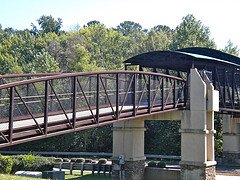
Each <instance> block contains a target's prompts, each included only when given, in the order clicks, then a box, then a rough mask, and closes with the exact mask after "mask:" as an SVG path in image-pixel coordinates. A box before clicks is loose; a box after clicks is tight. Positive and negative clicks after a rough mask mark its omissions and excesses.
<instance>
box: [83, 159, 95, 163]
mask: <svg viewBox="0 0 240 180" xmlns="http://www.w3.org/2000/svg"><path fill="white" fill-rule="evenodd" d="M92 162H93V160H92V159H85V163H92Z"/></svg>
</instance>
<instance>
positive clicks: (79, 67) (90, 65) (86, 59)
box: [70, 44, 101, 72]
mask: <svg viewBox="0 0 240 180" xmlns="http://www.w3.org/2000/svg"><path fill="white" fill-rule="evenodd" d="M70 68H71V70H72V71H73V72H89V71H96V70H100V69H101V68H99V67H98V66H97V65H96V61H93V62H91V61H90V55H89V53H88V52H87V50H86V49H85V48H84V47H83V46H81V45H79V44H77V45H76V46H75V56H74V58H73V59H72V60H71V62H70Z"/></svg>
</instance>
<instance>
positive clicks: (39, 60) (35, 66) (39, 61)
mask: <svg viewBox="0 0 240 180" xmlns="http://www.w3.org/2000/svg"><path fill="white" fill-rule="evenodd" d="M29 66H30V69H31V73H46V72H49V73H50V72H60V69H59V65H58V63H57V62H56V61H55V59H54V58H53V57H52V56H51V55H50V54H49V53H48V52H46V51H44V50H43V51H42V52H39V53H38V54H36V55H35V57H34V61H33V62H32V63H31V64H29Z"/></svg>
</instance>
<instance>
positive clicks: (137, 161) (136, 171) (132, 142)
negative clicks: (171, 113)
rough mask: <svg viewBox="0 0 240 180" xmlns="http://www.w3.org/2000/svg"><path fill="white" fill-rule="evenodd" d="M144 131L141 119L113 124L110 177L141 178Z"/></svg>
mask: <svg viewBox="0 0 240 180" xmlns="http://www.w3.org/2000/svg"><path fill="white" fill-rule="evenodd" d="M144 131H145V128H144V120H142V119H139V120H131V121H122V122H118V123H114V124H113V157H112V162H113V174H112V179H131V180H141V179H143V175H144V168H145V159H146V158H145V156H144Z"/></svg>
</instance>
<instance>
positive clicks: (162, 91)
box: [161, 77, 165, 111]
mask: <svg viewBox="0 0 240 180" xmlns="http://www.w3.org/2000/svg"><path fill="white" fill-rule="evenodd" d="M164 85H165V84H164V78H163V77H162V89H161V93H162V111H164Z"/></svg>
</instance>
